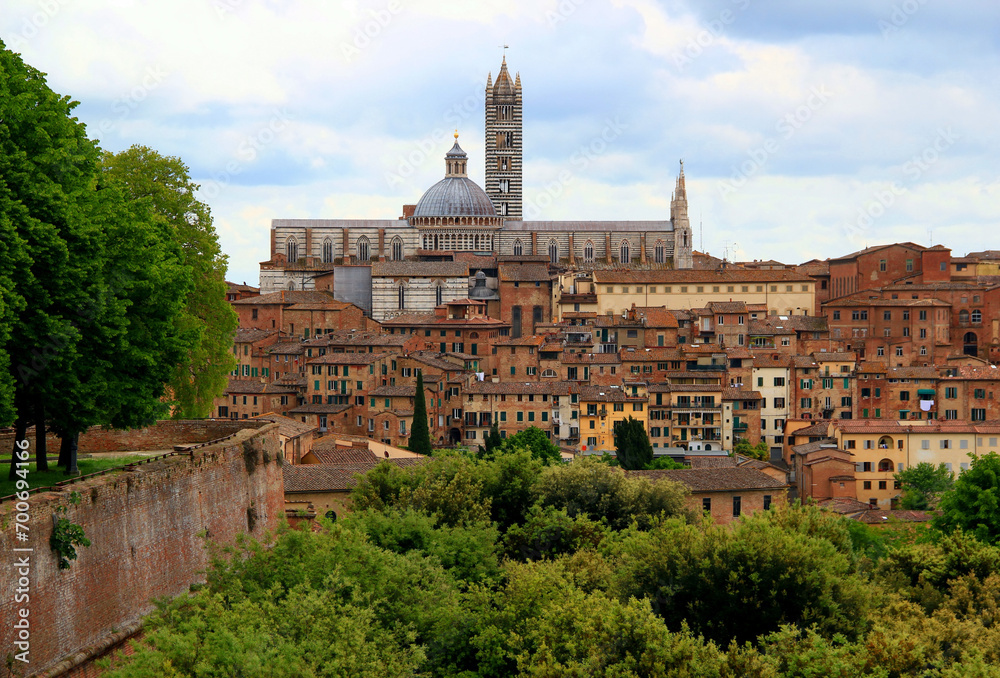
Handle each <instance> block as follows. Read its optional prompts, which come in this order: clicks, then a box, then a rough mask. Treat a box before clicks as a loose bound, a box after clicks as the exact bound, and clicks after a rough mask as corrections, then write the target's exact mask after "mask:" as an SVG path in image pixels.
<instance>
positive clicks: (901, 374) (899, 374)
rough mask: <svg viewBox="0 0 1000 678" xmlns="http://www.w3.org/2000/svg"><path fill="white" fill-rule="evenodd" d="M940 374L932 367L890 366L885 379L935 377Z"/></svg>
mask: <svg viewBox="0 0 1000 678" xmlns="http://www.w3.org/2000/svg"><path fill="white" fill-rule="evenodd" d="M939 376H940V375H939V374H938V371H937V369H936V368H934V367H890V368H889V369H888V370H886V373H885V377H886V379H937V378H938V377H939Z"/></svg>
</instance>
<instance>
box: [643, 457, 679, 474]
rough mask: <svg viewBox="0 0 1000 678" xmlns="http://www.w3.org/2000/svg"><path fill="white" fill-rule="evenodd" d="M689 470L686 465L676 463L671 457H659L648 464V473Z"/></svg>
mask: <svg viewBox="0 0 1000 678" xmlns="http://www.w3.org/2000/svg"><path fill="white" fill-rule="evenodd" d="M680 468H687V466H686V465H685V464H682V463H680V462H678V461H674V460H673V459H671V458H670V457H657V458H656V459H654V460H653V461H651V462H649V463H648V464H646V470H647V471H673V470H675V469H680Z"/></svg>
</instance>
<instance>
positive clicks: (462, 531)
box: [344, 509, 499, 583]
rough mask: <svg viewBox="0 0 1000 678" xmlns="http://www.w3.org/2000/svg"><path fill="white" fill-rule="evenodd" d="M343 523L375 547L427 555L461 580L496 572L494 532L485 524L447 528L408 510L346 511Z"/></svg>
mask: <svg viewBox="0 0 1000 678" xmlns="http://www.w3.org/2000/svg"><path fill="white" fill-rule="evenodd" d="M344 525H345V528H346V529H349V530H356V531H358V532H361V533H362V534H364V535H365V536H366V537H367V538H368V541H369V542H370V543H372V544H374V545H375V546H378V547H379V548H383V549H387V550H389V551H392V552H393V553H399V554H401V555H405V554H407V553H409V552H411V551H417V552H419V553H421V554H423V555H426V556H430V557H432V558H434V559H436V560H437V562H439V563H440V564H441V566H442V567H444V569H445V570H447V571H449V572H450V573H451V574H452V575H453V576H454V577H455V578H456V579H458V580H460V581H463V582H477V583H478V582H484V581H489V580H492V579H495V578H496V577H497V575H498V572H499V563H498V560H497V554H496V541H497V534H498V533H497V530H496V528H495V527H493V526H491V525H488V524H482V523H479V524H472V525H467V526H462V527H448V526H445V525H438V521H437V520H436V519H435V518H433V517H431V516H428V515H427V514H424V513H418V512H416V511H414V510H412V509H406V510H398V509H391V510H388V511H385V512H379V511H360V512H356V513H353V514H350V515H349V516H348V517H347V518H346V519H345V521H344Z"/></svg>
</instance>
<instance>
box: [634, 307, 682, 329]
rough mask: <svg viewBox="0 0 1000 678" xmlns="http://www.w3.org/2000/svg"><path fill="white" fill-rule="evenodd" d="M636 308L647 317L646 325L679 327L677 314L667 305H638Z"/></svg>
mask: <svg viewBox="0 0 1000 678" xmlns="http://www.w3.org/2000/svg"><path fill="white" fill-rule="evenodd" d="M635 310H636V311H638V312H639V313H640V315H641V316H642V317H645V318H646V327H654V328H655V327H665V328H674V327H677V316H676V315H674V312H673V311H668V310H667V308H666V307H665V306H636V307H635Z"/></svg>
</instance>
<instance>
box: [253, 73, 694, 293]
mask: <svg viewBox="0 0 1000 678" xmlns="http://www.w3.org/2000/svg"><path fill="white" fill-rule="evenodd" d="M485 113H486V116H485V117H486V126H485V132H486V157H485V162H486V174H485V176H486V189H485V190H484V189H483V188H481V187H480V186H479V185H477V184H476V183H475V182H474V181H472V180H471V179H469V177H468V171H467V170H468V167H467V165H468V156H467V155H466V153H465V151H463V150H462V148H461V146H460V145H459V144H458V135H457V133H456V135H455V144H454V146H452V148H451V150H449V151H448V152H447V154H446V155H445V158H444V160H445V175H444V178H443V179H442V180H441V181H439V182H438V183H436V184H434V185H433V186H431V187H430V188H429V189H427V191H426V192H425V193H424V195H423V196H422V197H421V198H420V200H419V201H418V202H417V204H416V205H406V206H404V208H403V215H402V217H400V218H398V219H274V220H273V221H272V223H271V247H270V249H271V252H270V259H269V260H268V261H266V262H262V263H261V273H260V288H261V292H262V293H267V292H274V291H277V290H290V289H291V290H310V289H317V280H327V279H329V276H330V274H331V273H334V274H335V270H336V269H337V267H340V266H350V265H354V266H359V265H360V266H370V264H371V262H379V261H421V260H423V261H428V260H439V261H440V260H444V259H448V258H449V257H452V256H454V255H455V254H456V253H468V254H478V255H485V256H486V257H497V256H501V257H541V256H544V257H546V258H547V259H548V260H549V262H550V263H552V264H554V265H561V266H564V267H568V268H575V269H582V270H587V269H593V268H608V267H663V268H691V267H692V265H693V262H692V254H691V251H692V238H691V225H690V221H689V219H688V208H687V192H686V188H685V184H684V166H683V164H682V165H681V169H680V174H679V175H678V177H677V183H676V185H675V187H674V194H673V199H672V200H671V203H670V218H669V219H664V220H657V221H524V220H522V216H523V212H522V205H523V192H522V189H523V181H522V177H523V173H522V169H523V167H522V157H523V152H522V141H523V137H522V120H523V118H522V98H521V77H520V74H518V75H516V77H515V78H514V79H512V78H511V76H510V74H509V72H508V71H507V64H506V59H505V60H504V62H503V64H502V65H501V67H500V72H499V73H498V75H497V78H496V81H494V80H493V79H492V75H491V76H488V78H487V86H486V111H485ZM335 277H336V276H335Z"/></svg>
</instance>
